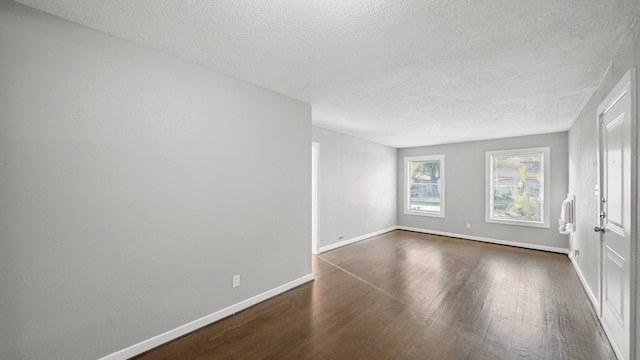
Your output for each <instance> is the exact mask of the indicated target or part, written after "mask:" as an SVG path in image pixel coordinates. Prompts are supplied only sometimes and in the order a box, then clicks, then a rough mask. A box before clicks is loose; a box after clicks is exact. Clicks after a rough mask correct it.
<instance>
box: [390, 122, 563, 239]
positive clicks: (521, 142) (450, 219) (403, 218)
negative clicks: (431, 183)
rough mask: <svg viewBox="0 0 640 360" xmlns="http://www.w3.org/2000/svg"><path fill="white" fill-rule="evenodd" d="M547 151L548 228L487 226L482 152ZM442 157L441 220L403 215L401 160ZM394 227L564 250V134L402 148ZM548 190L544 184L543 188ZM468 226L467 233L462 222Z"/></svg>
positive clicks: (490, 224) (399, 161)
mask: <svg viewBox="0 0 640 360" xmlns="http://www.w3.org/2000/svg"><path fill="white" fill-rule="evenodd" d="M543 146H549V147H551V156H550V157H551V174H550V182H551V183H550V184H548V186H550V190H551V198H550V199H548V201H550V207H551V209H550V210H551V213H550V228H548V229H545V228H534V227H526V226H514V225H503V224H494V223H487V222H485V151H491V150H507V149H520V148H532V147H543ZM437 154H444V155H445V218H435V217H426V216H417V215H406V214H404V198H403V196H404V195H403V193H404V181H405V180H404V158H405V157H407V156H418V155H437ZM397 172H398V203H397V209H398V225H400V226H405V227H410V228H418V229H425V230H431V231H437V232H441V233H448V234H457V235H462V236H467V237H476V238H488V239H492V240H500V241H504V242H513V243H521V244H522V245H523V246H525V247H537V248H554V250H557V249H568V247H569V241H568V237H567V236H566V235H560V234H559V233H558V226H557V224H558V221H557V219H558V218H559V217H560V207H561V205H562V201H563V200H564V199H565V197H566V196H567V183H568V157H567V133H566V132H561V133H553V134H544V135H535V136H522V137H514V138H506V139H498V140H486V141H473V142H465V143H457V144H447V145H434V146H425V147H416V148H405V149H400V150H399V151H398V170H397ZM545 186H547V184H545ZM467 223H470V224H471V228H470V229H467V228H466V224H467Z"/></svg>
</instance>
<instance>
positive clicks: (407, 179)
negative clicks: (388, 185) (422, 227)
mask: <svg viewBox="0 0 640 360" xmlns="http://www.w3.org/2000/svg"><path fill="white" fill-rule="evenodd" d="M425 160H439V161H440V211H428V210H411V209H409V198H410V196H411V192H410V189H411V187H410V185H409V182H410V181H411V174H410V171H411V167H410V166H409V163H410V162H414V161H425ZM403 195H404V214H405V215H418V216H429V217H438V218H444V209H445V164H444V154H438V155H422V156H407V157H405V158H404V194H403Z"/></svg>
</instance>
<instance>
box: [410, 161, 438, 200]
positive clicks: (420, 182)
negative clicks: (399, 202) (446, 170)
mask: <svg viewBox="0 0 640 360" xmlns="http://www.w3.org/2000/svg"><path fill="white" fill-rule="evenodd" d="M409 165H410V174H411V179H410V181H409V184H410V186H411V187H410V189H411V192H410V195H409V204H408V205H409V206H408V207H409V209H410V210H418V211H436V212H438V211H440V201H441V200H440V198H441V196H440V161H439V160H426V161H410V162H409Z"/></svg>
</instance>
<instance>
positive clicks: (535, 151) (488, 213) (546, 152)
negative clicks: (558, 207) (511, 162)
mask: <svg viewBox="0 0 640 360" xmlns="http://www.w3.org/2000/svg"><path fill="white" fill-rule="evenodd" d="M540 154H542V171H543V174H542V184H541V185H542V189H543V192H542V196H543V197H542V216H541V218H542V220H541V221H530V220H515V219H495V218H493V217H492V215H493V211H492V210H493V166H492V159H493V157H494V156H509V155H540ZM550 164H551V148H550V147H549V146H544V147H535V148H523V149H508V150H494V151H485V222H487V223H494V224H505V225H517V226H530V227H539V228H547V229H548V228H549V227H550V226H549V208H550V207H549V203H550V202H551V189H550V186H549V185H550V184H551V182H550V181H549V179H550V177H551V171H550V168H551V166H550Z"/></svg>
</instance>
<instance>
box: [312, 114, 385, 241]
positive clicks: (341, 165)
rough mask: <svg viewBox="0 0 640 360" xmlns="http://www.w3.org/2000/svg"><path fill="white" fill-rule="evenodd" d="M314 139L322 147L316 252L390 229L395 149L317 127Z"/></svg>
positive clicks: (320, 154) (314, 129) (319, 170)
mask: <svg viewBox="0 0 640 360" xmlns="http://www.w3.org/2000/svg"><path fill="white" fill-rule="evenodd" d="M312 137H313V141H314V142H317V143H320V150H319V160H318V162H319V169H318V174H319V180H318V186H319V189H318V217H319V237H318V239H319V245H320V248H321V249H322V248H323V247H324V248H326V247H327V246H331V245H333V244H336V243H339V242H342V241H349V240H350V239H354V238H358V237H360V236H363V235H366V234H370V233H373V232H376V231H381V230H384V229H388V228H390V227H394V226H395V225H396V208H395V204H396V190H395V189H396V168H397V166H396V157H397V150H396V149H395V148H392V147H389V146H385V145H380V144H376V143H372V142H369V141H365V140H361V139H357V138H354V137H351V136H348V135H344V134H340V133H337V132H333V131H330V130H326V129H323V128H319V127H315V126H314V127H313V135H312ZM309 151H310V150H309ZM367 222H368V225H369V226H368V227H367V226H366V223H367ZM340 236H343V237H344V238H343V239H340Z"/></svg>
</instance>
